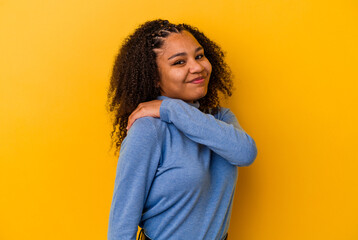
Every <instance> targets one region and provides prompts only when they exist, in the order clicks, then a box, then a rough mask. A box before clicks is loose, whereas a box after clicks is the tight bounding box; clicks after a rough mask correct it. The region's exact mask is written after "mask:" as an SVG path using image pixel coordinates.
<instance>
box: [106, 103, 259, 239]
mask: <svg viewBox="0 0 358 240" xmlns="http://www.w3.org/2000/svg"><path fill="white" fill-rule="evenodd" d="M158 99H161V100H163V102H162V104H161V106H160V118H153V117H143V118H139V119H137V120H136V121H135V122H134V123H133V125H132V126H131V128H130V130H129V131H128V133H127V136H126V138H125V139H124V140H123V142H122V146H121V149H120V156H119V159H118V164H117V172H116V178H115V185H114V193H113V200H112V205H111V210H110V216H109V227H108V240H135V238H136V233H137V229H138V226H140V227H141V228H143V229H144V231H145V234H146V235H147V236H148V237H149V238H151V239H154V240H168V239H169V240H186V239H189V240H203V239H205V240H220V239H221V238H222V237H223V236H224V235H225V234H226V233H227V232H228V228H229V222H230V216H231V209H232V203H233V197H234V192H235V186H236V181H237V176H238V167H243V166H249V165H250V164H251V163H252V162H253V161H254V160H255V158H256V155H257V149H256V144H255V141H254V140H253V139H252V138H251V137H250V136H249V135H248V134H247V133H246V132H245V131H244V130H243V129H242V128H241V126H240V125H239V123H238V121H237V119H236V117H235V115H234V114H233V113H232V112H231V111H230V110H229V109H227V108H221V110H220V111H219V112H218V113H217V114H216V115H215V116H213V115H210V114H205V113H203V112H201V111H200V110H199V109H198V108H199V103H198V102H195V103H192V104H191V103H186V102H184V101H182V100H180V99H172V98H168V97H165V96H159V97H158Z"/></svg>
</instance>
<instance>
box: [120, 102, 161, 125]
mask: <svg viewBox="0 0 358 240" xmlns="http://www.w3.org/2000/svg"><path fill="white" fill-rule="evenodd" d="M161 103H162V100H153V101H149V102H143V103H140V104H139V105H138V106H137V108H136V109H134V111H133V112H132V113H131V115H129V117H128V124H127V131H128V130H129V129H130V127H131V126H132V125H133V123H134V121H135V120H137V119H138V118H141V117H147V116H148V117H160V111H159V109H160V105H161Z"/></svg>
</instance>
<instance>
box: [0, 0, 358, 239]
mask: <svg viewBox="0 0 358 240" xmlns="http://www.w3.org/2000/svg"><path fill="white" fill-rule="evenodd" d="M357 12H358V5H357V2H356V1H353V0H351V1H348V0H343V1H342V0H341V1H338V0H337V1H312V0H295V1H289V0H271V1H262V0H242V1H237V0H231V1H192V0H184V1H155V0H152V1H144V0H143V1H139V0H137V1H123V0H121V1H118V0H111V1H109V0H107V1H104V0H89V1H73V0H71V1H70V0H62V1H54V0H51V1H50V0H48V1H44V0H43V1H39V0H31V1H23V0H12V1H10V0H2V1H0V80H1V81H0V131H1V133H0V137H1V140H0V159H1V160H0V239H1V240H14V239H16V240H18V239H36V240H48V239H51V240H57V239H58V240H63V239H66V240H68V239H76V240H77V239H87V240H89V239H106V234H107V224H108V214H109V209H110V203H111V199H112V193H113V185H114V177H115V167H116V164H117V158H116V156H114V155H113V152H110V151H109V150H110V149H109V147H110V135H109V134H110V130H111V124H110V119H109V116H108V114H107V112H106V110H105V101H106V90H107V87H108V83H109V77H110V73H111V68H112V64H113V60H114V56H115V54H116V53H117V51H118V48H119V45H120V43H121V42H122V40H123V38H124V37H125V36H127V35H128V34H129V33H131V32H132V31H133V30H134V28H135V27H136V26H138V24H140V23H143V22H144V21H146V20H151V19H155V18H164V19H169V20H171V21H173V22H174V23H180V22H187V23H189V24H192V25H194V26H197V27H199V28H200V29H201V30H202V31H203V32H205V33H206V34H207V35H208V36H209V37H210V38H212V39H213V40H214V41H216V42H217V43H218V44H219V45H220V46H222V48H223V49H224V50H225V51H226V52H227V60H228V63H229V64H230V66H231V68H232V70H233V73H234V75H235V79H234V81H235V86H236V90H235V94H234V96H233V97H232V98H231V99H230V100H229V101H227V102H226V103H225V104H224V105H225V106H228V107H230V108H232V110H233V111H234V112H235V114H236V115H237V117H238V119H239V121H240V123H241V125H242V126H243V127H244V129H245V130H246V131H247V132H248V133H249V134H250V135H251V136H252V137H253V138H254V139H255V141H256V143H257V147H258V157H257V159H256V161H255V163H254V164H253V165H251V166H250V167H247V168H240V169H239V180H238V188H237V191H236V195H235V201H234V209H233V215H232V221H231V224H230V231H229V236H230V239H231V240H235V239H240V240H266V239H270V240H271V239H275V240H278V239H282V240H284V239H285V240H286V239H290V240H292V239H325V240H331V239H332V240H333V239H345V240H346V239H347V240H348V239H350V240H353V239H358V204H357V203H358V194H357V190H358V178H357V175H358V173H357V170H358V163H357V160H358V154H357V148H358V145H357V143H358V141H357V135H358V131H357V130H358V128H357V126H356V124H357V122H358V118H357V103H358V99H357V95H358V94H357V92H358V87H357V85H358V84H357V80H358V71H357V65H358V64H357V63H358V59H357V58H358V57H357V56H358V49H357V42H358V34H357V29H358V27H357V25H358V24H357V23H358V14H357Z"/></svg>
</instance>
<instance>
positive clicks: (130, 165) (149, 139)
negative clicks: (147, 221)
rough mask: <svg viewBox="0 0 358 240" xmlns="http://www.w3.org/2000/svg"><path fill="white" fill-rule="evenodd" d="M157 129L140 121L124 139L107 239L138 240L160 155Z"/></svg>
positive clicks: (147, 121)
mask: <svg viewBox="0 0 358 240" xmlns="http://www.w3.org/2000/svg"><path fill="white" fill-rule="evenodd" d="M158 142H159V141H158V135H157V130H156V129H155V127H154V126H153V124H152V123H151V122H150V121H149V120H148V119H147V118H141V119H138V120H137V121H136V122H135V123H134V124H133V126H132V128H131V129H130V131H128V135H127V137H126V138H125V139H124V141H123V143H122V146H121V150H120V156H119V160H118V165H117V173H116V179H115V184H114V193H113V199H112V204H111V210H110V214H109V225H108V240H135V239H136V233H137V229H138V224H139V222H140V219H141V216H142V210H143V207H144V204H145V201H146V198H147V196H148V192H149V189H150V186H151V183H152V181H153V178H154V176H155V172H156V170H157V166H158V163H159V160H160V156H161V149H160V144H158Z"/></svg>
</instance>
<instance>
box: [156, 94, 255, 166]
mask: <svg viewBox="0 0 358 240" xmlns="http://www.w3.org/2000/svg"><path fill="white" fill-rule="evenodd" d="M160 119H161V120H162V121H165V122H167V123H172V124H174V125H175V126H176V127H177V128H178V129H179V130H180V131H182V132H183V133H184V134H185V135H186V136H187V137H188V138H189V139H191V140H192V141H194V142H197V143H200V144H203V145H205V146H207V147H208V148H210V149H211V150H212V151H214V152H215V153H217V154H218V155H220V156H221V157H223V158H224V159H226V160H227V161H228V162H230V163H231V164H233V165H237V166H249V165H250V164H252V163H253V161H254V160H255V158H256V156H257V148H256V143H255V141H254V140H253V138H251V137H250V136H249V135H248V134H247V133H246V132H245V131H244V130H243V129H242V128H241V126H240V125H239V122H238V121H237V119H236V117H235V115H234V114H233V113H232V112H231V111H230V110H229V109H226V108H223V109H222V111H221V112H220V113H219V119H216V118H215V117H214V116H213V115H211V114H205V113H203V112H201V111H200V110H199V109H197V108H195V107H193V106H191V105H189V104H187V103H185V102H184V101H182V100H180V99H170V98H166V99H164V100H163V102H162V104H161V106H160Z"/></svg>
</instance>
